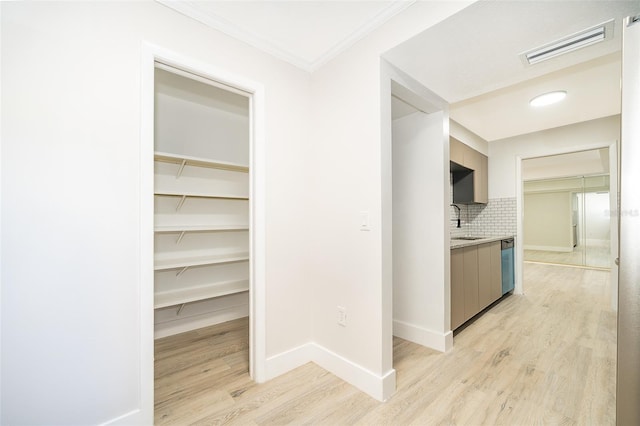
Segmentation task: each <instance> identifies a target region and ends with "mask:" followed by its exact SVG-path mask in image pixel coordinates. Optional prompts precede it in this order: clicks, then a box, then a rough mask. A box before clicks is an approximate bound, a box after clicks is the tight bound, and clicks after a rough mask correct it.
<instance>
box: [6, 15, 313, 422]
mask: <svg viewBox="0 0 640 426" xmlns="http://www.w3.org/2000/svg"><path fill="white" fill-rule="evenodd" d="M0 7H1V8H2V29H1V31H2V34H1V35H2V52H1V54H2V67H3V68H2V124H3V126H2V191H1V193H2V259H1V263H2V351H3V353H2V398H3V400H2V419H1V423H3V424H27V423H32V424H96V423H102V422H107V421H110V420H112V419H114V418H116V417H118V416H126V415H127V413H130V412H132V411H134V410H136V409H139V408H140V404H141V402H140V399H139V398H140V395H141V393H140V392H141V388H140V386H141V384H140V382H139V377H140V375H141V371H140V354H141V351H142V345H143V344H144V342H141V341H140V340H139V336H138V329H139V322H140V315H141V314H140V312H138V307H139V306H140V300H139V291H140V285H141V283H140V278H139V277H140V273H141V271H140V251H141V247H140V242H139V235H140V229H139V220H140V218H139V215H140V214H139V205H140V201H139V200H140V195H141V194H140V193H139V182H140V176H139V170H140V132H141V129H140V110H141V99H140V92H141V88H140V84H141V74H142V73H141V68H140V64H141V45H142V42H143V41H148V42H151V43H154V44H157V45H160V46H163V47H165V48H167V49H170V50H173V51H177V52H180V53H181V54H182V55H184V56H187V57H191V58H194V59H195V60H198V61H201V62H204V63H209V64H212V65H213V66H217V67H221V68H223V69H226V70H228V71H229V72H236V73H239V74H240V75H242V76H244V77H245V78H248V79H253V80H255V81H258V82H261V83H262V84H263V85H264V87H265V102H266V110H267V114H268V117H267V119H266V121H265V122H266V139H267V141H268V148H267V165H266V169H267V192H268V195H267V198H266V199H267V212H266V216H267V217H266V223H267V244H266V252H267V259H266V262H267V266H266V271H267V276H266V281H267V282H266V315H267V321H266V324H265V326H266V332H267V336H268V338H267V342H266V346H267V356H271V355H274V354H278V353H281V352H283V351H286V350H289V349H290V348H292V347H296V346H298V345H300V344H304V343H306V342H308V341H309V339H310V324H311V314H312V312H311V310H310V309H309V296H310V294H311V291H310V286H311V285H312V283H310V282H309V280H308V271H306V269H305V251H304V249H303V248H302V247H304V245H305V244H306V241H307V240H308V238H307V237H308V234H309V233H308V232H307V230H308V228H309V222H308V220H307V217H306V210H304V209H303V206H304V201H305V200H309V199H315V198H314V197H312V196H310V195H309V192H308V185H307V174H306V170H307V167H308V166H307V164H305V159H306V155H307V150H308V145H307V142H306V141H307V137H308V133H309V96H308V88H309V76H308V74H306V73H304V72H302V71H300V70H298V69H295V68H293V67H292V66H290V65H288V64H285V63H283V62H280V61H278V60H276V59H274V58H272V57H270V56H268V55H266V54H264V53H261V52H259V51H257V50H255V49H253V48H250V47H248V46H247V45H246V44H244V43H241V42H239V41H236V40H233V39H231V38H229V37H227V36H224V35H222V34H221V33H218V32H216V31H213V30H210V29H207V28H206V27H205V26H204V25H202V24H200V23H197V22H195V21H193V20H191V19H188V18H186V17H183V16H181V15H179V14H177V13H175V12H174V11H172V10H170V9H168V8H166V7H164V6H162V5H160V4H158V3H155V2H130V3H127V2H69V3H53V2H43V3H32V2H16V3H7V2H3V3H2V4H1V6H0ZM142 314H143V315H144V313H142ZM291 367H292V366H288V368H291ZM143 403H144V402H143ZM143 408H147V407H143ZM149 408H152V407H149ZM126 419H128V421H129V422H131V423H133V422H136V423H140V424H142V423H147V424H148V423H151V419H150V418H148V417H147V418H135V417H133V416H132V417H126ZM136 419H137V420H136Z"/></svg>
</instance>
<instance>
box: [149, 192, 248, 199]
mask: <svg viewBox="0 0 640 426" xmlns="http://www.w3.org/2000/svg"><path fill="white" fill-rule="evenodd" d="M154 194H155V195H164V196H171V197H197V198H218V199H225V200H248V199H249V197H247V196H246V195H235V194H220V193H213V192H204V191H193V192H190V193H184V192H180V191H171V190H168V191H163V190H158V191H156V192H155V193H154Z"/></svg>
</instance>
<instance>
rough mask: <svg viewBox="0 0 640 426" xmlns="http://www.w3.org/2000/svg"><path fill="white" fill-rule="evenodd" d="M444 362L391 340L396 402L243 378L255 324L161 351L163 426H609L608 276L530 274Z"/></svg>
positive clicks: (328, 382) (541, 270)
mask: <svg viewBox="0 0 640 426" xmlns="http://www.w3.org/2000/svg"><path fill="white" fill-rule="evenodd" d="M524 277H525V290H526V294H525V295H512V296H508V297H505V298H503V299H502V300H501V301H500V302H499V303H497V304H495V305H494V306H492V307H491V308H490V309H489V310H488V311H486V312H485V313H484V315H482V316H480V317H478V318H476V319H475V320H474V321H473V322H472V323H471V324H469V325H468V326H466V327H464V328H462V329H461V330H460V331H458V332H456V334H455V336H454V348H453V349H452V350H451V351H449V352H447V353H440V352H437V351H434V350H431V349H428V348H425V347H422V346H419V345H416V344H414V343H411V342H408V341H406V340H403V339H399V338H394V341H393V345H394V368H395V369H396V375H397V390H396V393H395V394H394V395H393V396H392V397H391V398H390V399H389V400H388V401H387V402H385V403H381V402H378V401H376V400H374V399H373V398H371V397H369V396H368V395H366V394H364V393H362V392H360V391H359V390H358V389H356V388H354V387H353V386H351V385H349V384H348V383H345V382H343V381H342V380H340V379H339V378H337V377H336V376H334V375H333V374H330V373H328V372H327V371H325V370H323V369H322V368H320V367H318V366H317V365H315V364H312V363H309V364H306V365H303V366H301V367H298V368H296V369H294V370H293V371H290V372H289V373H287V374H284V375H282V376H280V377H277V378H275V379H273V380H271V381H269V382H267V383H263V384H256V383H255V382H253V381H252V380H251V379H250V378H249V375H248V321H247V320H246V319H241V320H235V321H230V322H229V323H225V324H220V325H218V326H213V327H207V328H204V329H200V330H196V331H193V332H188V333H183V334H180V335H177V336H171V337H167V338H163V339H159V340H158V341H156V383H155V389H156V413H155V415H156V417H155V422H156V424H158V425H178V424H179V425H183V424H184V425H186V424H194V425H213V424H238V425H271V424H274V425H275V424H277V425H283V424H293V425H305V424H309V425H332V426H333V425H354V424H358V425H367V426H368V425H373V424H375V425H410V424H415V425H438V424H443V425H449V424H458V425H549V424H553V425H578V424H579V425H583V424H593V425H614V424H615V373H616V364H615V361H616V313H615V312H614V311H612V310H611V308H610V294H611V293H610V288H609V276H608V273H607V272H605V271H597V270H584V269H579V268H569V267H561V266H553V265H543V264H525V269H524Z"/></svg>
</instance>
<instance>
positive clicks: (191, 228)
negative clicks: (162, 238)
mask: <svg viewBox="0 0 640 426" xmlns="http://www.w3.org/2000/svg"><path fill="white" fill-rule="evenodd" d="M247 230H249V225H171V226H156V227H155V229H154V231H155V232H158V233H160V232H198V231H247Z"/></svg>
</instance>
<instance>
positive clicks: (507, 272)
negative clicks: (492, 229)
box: [501, 238, 515, 295]
mask: <svg viewBox="0 0 640 426" xmlns="http://www.w3.org/2000/svg"><path fill="white" fill-rule="evenodd" d="M513 243H514V239H513V238H508V239H505V240H502V251H501V254H502V294H503V295H504V294H506V293H508V292H510V291H513V288H514V285H515V270H514V264H513V246H514V244H513Z"/></svg>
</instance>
